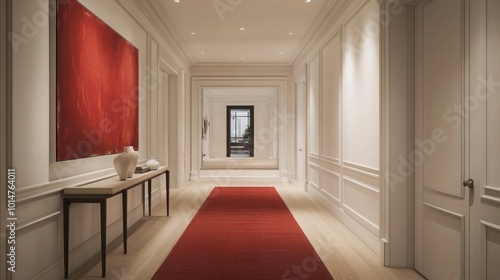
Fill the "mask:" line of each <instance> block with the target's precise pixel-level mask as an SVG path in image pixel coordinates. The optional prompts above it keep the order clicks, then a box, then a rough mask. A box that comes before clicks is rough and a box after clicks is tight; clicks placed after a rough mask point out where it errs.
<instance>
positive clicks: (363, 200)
mask: <svg viewBox="0 0 500 280" xmlns="http://www.w3.org/2000/svg"><path fill="white" fill-rule="evenodd" d="M342 180H343V182H342V184H343V186H344V188H343V191H344V193H343V201H342V202H343V205H344V207H345V208H346V210H347V211H346V212H347V213H348V214H349V215H350V216H352V217H353V218H354V219H356V220H357V221H358V222H359V223H360V224H362V225H363V226H365V227H366V228H367V229H368V230H370V231H371V232H372V233H373V234H375V235H378V231H379V219H380V218H379V213H380V206H379V191H378V189H377V188H375V187H373V186H370V185H368V184H366V183H364V182H359V181H357V180H355V179H352V178H349V177H346V176H344V177H343V178H342Z"/></svg>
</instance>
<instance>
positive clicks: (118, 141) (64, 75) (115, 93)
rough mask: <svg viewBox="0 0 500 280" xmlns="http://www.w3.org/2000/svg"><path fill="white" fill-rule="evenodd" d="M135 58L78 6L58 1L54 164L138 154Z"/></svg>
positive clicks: (129, 47) (73, 0)
mask: <svg viewBox="0 0 500 280" xmlns="http://www.w3.org/2000/svg"><path fill="white" fill-rule="evenodd" d="M138 53H139V51H138V49H137V48H135V47H134V46H133V45H132V44H131V43H129V42H128V41H127V40H125V39H124V38H123V37H121V36H120V35H119V34H118V33H117V32H116V31H114V30H113V29H111V28H110V27H109V26H108V25H107V24H106V23H104V22H103V21H102V20H100V19H99V18H98V17H97V16H95V15H94V14H93V13H92V12H90V11H89V10H88V9H86V8H85V7H84V6H82V5H81V4H80V3H78V1H76V0H58V12H57V81H56V84H57V93H56V96H57V97H56V98H57V101H56V103H57V105H56V110H57V112H56V114H57V116H56V122H57V126H56V129H57V132H56V134H57V135H56V138H57V144H56V146H57V148H56V149H57V150H56V160H57V161H65V160H72V159H79V158H87V157H94V156H101V155H109V154H115V153H119V152H121V151H123V147H124V146H133V147H134V149H135V150H138V144H139V143H138V142H139V139H138V137H139V136H138V134H139V108H138V104H139V100H138V96H139V94H138V90H139V85H138V84H139V77H138V75H139V74H138V71H139V70H138V64H139V61H138V60H139V58H138Z"/></svg>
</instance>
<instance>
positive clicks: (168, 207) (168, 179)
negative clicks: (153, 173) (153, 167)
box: [165, 170, 170, 216]
mask: <svg viewBox="0 0 500 280" xmlns="http://www.w3.org/2000/svg"><path fill="white" fill-rule="evenodd" d="M165 179H166V180H167V182H166V189H167V216H170V171H169V170H167V171H166V172H165Z"/></svg>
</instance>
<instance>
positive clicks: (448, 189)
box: [413, 0, 500, 280]
mask: <svg viewBox="0 0 500 280" xmlns="http://www.w3.org/2000/svg"><path fill="white" fill-rule="evenodd" d="M499 14H500V2H499V1H498V0H470V1H469V0H461V1H459V0H431V1H427V0H426V1H421V2H420V3H419V4H418V5H417V6H416V9H415V39H416V40H415V78H416V79H415V82H416V83H415V94H416V98H415V118H416V119H415V126H416V127H415V138H416V140H415V141H416V142H415V152H414V153H413V158H414V165H415V201H416V205H415V208H416V220H415V229H416V233H415V243H416V247H415V252H416V259H415V267H416V269H417V270H418V271H419V272H420V273H422V275H424V276H425V277H426V278H428V279H471V280H472V279H474V280H475V279H500V125H499V123H500V83H499V82H497V81H500V66H499V64H500V20H499V17H498V15H499ZM460 181H462V183H461V182H460Z"/></svg>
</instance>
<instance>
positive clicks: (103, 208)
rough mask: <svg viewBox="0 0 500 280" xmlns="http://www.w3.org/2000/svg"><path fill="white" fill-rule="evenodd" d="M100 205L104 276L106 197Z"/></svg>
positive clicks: (104, 272) (104, 273)
mask: <svg viewBox="0 0 500 280" xmlns="http://www.w3.org/2000/svg"><path fill="white" fill-rule="evenodd" d="M99 204H100V205H101V211H100V212H101V264H102V277H103V278H104V277H106V216H107V215H106V214H107V213H106V199H102V200H101V201H100V202H99Z"/></svg>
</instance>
